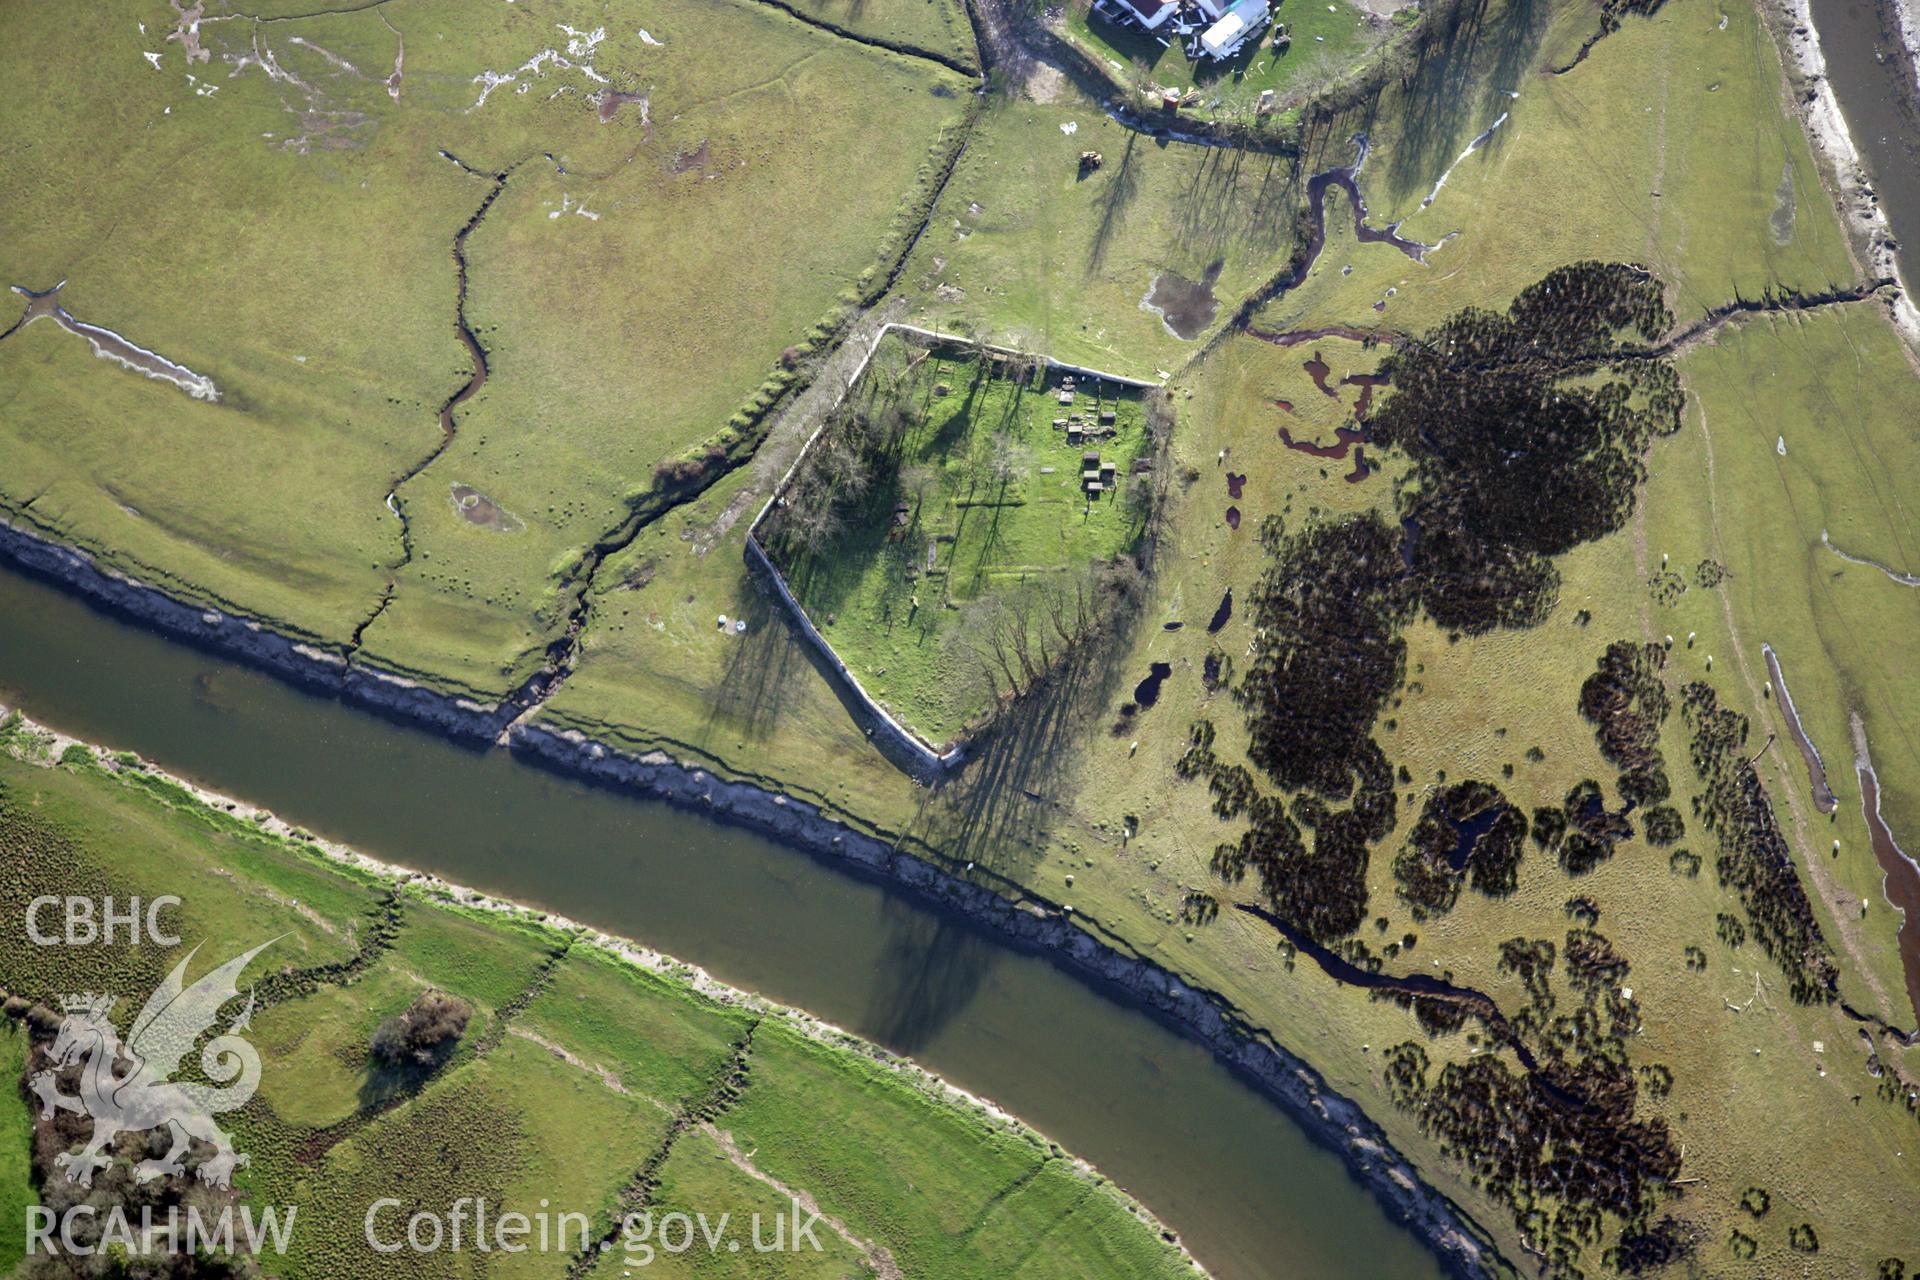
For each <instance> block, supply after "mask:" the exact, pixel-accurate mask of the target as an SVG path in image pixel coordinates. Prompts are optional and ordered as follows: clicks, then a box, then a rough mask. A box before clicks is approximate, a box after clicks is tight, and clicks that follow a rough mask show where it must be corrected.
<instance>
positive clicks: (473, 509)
mask: <svg viewBox="0 0 1920 1280" xmlns="http://www.w3.org/2000/svg"><path fill="white" fill-rule="evenodd" d="M451 492H452V499H453V509H454V510H455V511H458V512H459V513H460V518H461V519H462V520H465V521H466V522H467V523H468V524H477V525H479V526H480V527H481V528H482V529H491V530H493V531H494V532H495V533H512V532H514V531H515V530H516V529H518V528H520V521H519V520H517V519H515V518H514V517H513V516H512V515H510V514H508V513H507V511H506V510H505V509H504V508H502V507H501V506H500V505H499V504H498V503H496V502H495V501H494V500H493V499H492V498H489V497H488V496H487V495H486V494H484V493H481V492H480V491H479V490H478V489H475V488H474V487H473V486H471V485H464V484H456V485H454V486H453V487H452V491H451Z"/></svg>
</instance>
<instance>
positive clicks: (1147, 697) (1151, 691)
mask: <svg viewBox="0 0 1920 1280" xmlns="http://www.w3.org/2000/svg"><path fill="white" fill-rule="evenodd" d="M1172 674H1173V664H1172V663H1171V662H1156V663H1154V664H1152V665H1151V666H1149V667H1148V668H1147V678H1146V679H1145V680H1142V681H1141V682H1140V683H1139V684H1137V685H1135V686H1134V687H1133V700H1134V701H1135V702H1137V703H1139V704H1140V709H1141V710H1142V711H1145V710H1146V709H1147V708H1148V707H1150V706H1152V705H1153V704H1154V703H1156V702H1158V701H1160V685H1161V683H1162V682H1163V681H1165V680H1166V678H1167V677H1168V676H1170V675H1172Z"/></svg>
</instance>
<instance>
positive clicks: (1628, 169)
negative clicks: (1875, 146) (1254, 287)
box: [1260, 2, 1856, 332]
mask: <svg viewBox="0 0 1920 1280" xmlns="http://www.w3.org/2000/svg"><path fill="white" fill-rule="evenodd" d="M1572 8H1573V9H1574V10H1578V9H1579V6H1573V7H1572ZM1566 12H1568V9H1567V8H1565V7H1562V6H1548V5H1543V4H1528V3H1524V2H1516V3H1514V4H1510V5H1507V6H1505V8H1504V9H1502V10H1498V11H1495V14H1496V15H1497V16H1493V17H1490V18H1489V19H1488V20H1487V21H1486V22H1484V23H1482V24H1478V25H1476V26H1473V27H1470V28H1467V29H1465V30H1463V31H1462V32H1461V33H1460V34H1459V35H1458V36H1457V37H1456V38H1455V39H1454V40H1452V41H1451V42H1449V43H1446V44H1443V45H1441V46H1440V47H1439V51H1438V52H1436V53H1435V54H1434V55H1433V56H1432V57H1431V58H1429V59H1428V61H1427V62H1425V63H1424V64H1422V66H1421V69H1420V70H1419V72H1418V73H1417V74H1416V75H1415V76H1414V77H1413V79H1412V81H1411V83H1410V85H1409V87H1408V88H1407V89H1406V91H1405V93H1404V96H1403V95H1401V93H1400V91H1399V90H1397V89H1396V90H1393V91H1392V92H1390V93H1389V94H1388V95H1387V96H1386V97H1385V99H1384V100H1383V101H1382V102H1381V103H1380V104H1379V106H1378V108H1377V110H1376V111H1371V112H1368V113H1367V114H1366V115H1365V116H1364V117H1363V118H1348V119H1342V120H1340V121H1336V122H1334V123H1333V124H1330V125H1328V126H1327V127H1326V128H1325V129H1324V130H1322V131H1317V132H1316V133H1315V134H1314V135H1313V141H1314V151H1313V153H1312V158H1311V161H1310V164H1311V166H1312V167H1313V168H1315V169H1318V168H1321V167H1324V166H1325V165H1329V164H1341V163H1348V162H1350V161H1351V160H1352V159H1353V157H1354V149H1353V146H1352V144H1351V143H1350V141H1349V138H1350V136H1351V134H1352V133H1353V132H1354V130H1355V128H1357V127H1361V126H1362V125H1364V126H1365V127H1366V128H1367V132H1368V136H1369V138H1370V139H1371V142H1372V146H1373V149H1372V151H1371V153H1370V154H1369V156H1368V158H1367V161H1366V165H1365V167H1364V168H1363V170H1362V173H1361V179H1360V185H1361V189H1362V191H1363V192H1364V194H1365V195H1366V197H1367V200H1368V204H1369V206H1370V209H1371V221H1372V224H1373V225H1374V226H1376V227H1378V226H1383V225H1386V224H1388V223H1393V222H1400V223H1401V226H1400V233H1401V234H1402V235H1403V236H1405V237H1406V238H1408V239H1410V240H1413V241H1416V242H1419V243H1421V244H1426V245H1431V246H1435V247H1434V248H1433V249H1432V250H1431V251H1430V252H1429V253H1428V254H1427V258H1426V262H1425V263H1424V264H1422V263H1416V262H1413V261H1412V260H1410V259H1409V258H1407V257H1405V256H1404V255H1402V254H1400V253H1397V252H1395V251H1394V250H1393V249H1392V248H1390V247H1388V246H1385V245H1356V244H1355V243H1354V242H1352V241H1351V240H1349V239H1342V240H1340V241H1338V242H1337V243H1336V242H1335V241H1334V239H1333V237H1332V236H1331V235H1330V236H1329V244H1328V248H1327V251H1326V253H1325V254H1324V255H1323V256H1322V257H1321V259H1320V262H1319V264H1318V265H1317V267H1316V269H1315V271H1314V273H1313V276H1312V277H1311V278H1310V279H1309V280H1308V281H1307V282H1306V283H1305V284H1304V285H1303V286H1302V287H1301V288H1299V289H1297V290H1295V291H1293V292H1291V293H1288V294H1285V295H1283V296H1281V297H1280V298H1279V299H1277V300H1276V301H1275V302H1274V303H1273V304H1272V305H1271V306H1269V307H1268V308H1266V310H1265V311H1264V313H1263V315H1262V317H1261V320H1260V323H1261V324H1263V325H1265V326H1266V327H1269V328H1274V329H1284V328H1289V327H1294V326H1296V325H1299V324H1301V323H1303V321H1304V318H1305V317H1307V316H1311V315H1323V316H1324V315H1332V314H1338V315H1341V316H1342V317H1343V318H1344V319H1346V320H1347V321H1348V322H1349V323H1355V324H1365V325H1368V326H1378V327H1383V328H1389V329H1393V330H1398V331H1402V332H1405V331H1411V330H1417V329H1421V328H1424V327H1426V326H1428V325H1431V324H1434V323H1436V322H1437V321H1438V320H1440V319H1441V318H1442V317H1443V316H1445V315H1447V314H1449V313H1450V312H1452V311H1454V310H1456V309H1457V308H1459V307H1461V306H1464V305H1480V306H1491V305H1504V304H1505V300H1506V299H1508V298H1510V297H1512V296H1513V295H1514V294H1515V293H1517V292H1518V291H1519V290H1520V289H1522V288H1524V287H1525V286H1526V285H1528V284H1531V283H1532V282H1533V281H1534V280H1535V279H1537V278H1538V277H1539V275H1540V271H1539V270H1538V267H1539V264H1542V263H1548V262H1562V261H1573V260H1577V259H1580V258H1598V259H1605V260H1611V261H1627V262H1637V263H1642V264H1644V265H1646V266H1648V267H1649V268H1651V269H1652V270H1654V271H1655V272H1657V273H1658V274H1659V275H1660V277H1661V279H1663V280H1664V281H1666V282H1668V285H1669V297H1668V305H1669V306H1670V307H1671V308H1672V310H1673V311H1674V313H1675V314H1676V315H1677V316H1678V317H1679V318H1680V319H1682V320H1688V319H1692V318H1693V317H1695V316H1697V315H1698V314H1699V313H1700V312H1702V311H1704V310H1706V309H1707V308H1708V307H1711V306H1715V305H1718V304H1720V303H1724V302H1727V301H1730V300H1732V299H1733V298H1734V297H1736V296H1739V297H1746V298H1754V297H1758V296H1759V295H1760V294H1762V293H1763V292H1764V291H1765V290H1766V289H1767V288H1768V287H1770V286H1771V287H1776V288H1777V287H1780V286H1786V287H1790V288H1795V289H1803V290H1819V289H1825V288H1828V287H1829V286H1833V285H1837V284H1847V283H1850V282H1852V281H1853V280H1854V279H1855V277H1856V272H1855V269H1854V267H1853V265H1852V263H1851V261H1850V260H1849V258H1848V255H1847V249H1846V244H1845V240H1844V237H1843V235H1842V234H1841V230H1840V228H1839V226H1838V225H1837V223H1836V221H1835V219H1834V217H1833V216H1832V214H1831V212H1830V208H1831V206H1830V202H1829V201H1828V200H1827V198H1826V197H1825V195H1824V193H1823V192H1822V189H1821V187H1820V181H1819V177H1818V175H1817V173H1816V171H1815V168H1814V165H1813V161H1812V158H1811V156H1810V155H1809V153H1808V150H1807V144H1806V142H1805V140H1804V138H1803V137H1802V136H1801V133H1800V130H1799V126H1798V125H1797V123H1796V122H1795V121H1794V120H1793V118H1792V117H1791V116H1790V115H1788V114H1787V113H1786V112H1785V111H1784V110H1783V109H1782V107H1781V93H1782V89H1781V78H1780V59H1779V55H1778V53H1777V52H1776V51H1775V50H1774V48H1773V45H1772V42H1771V41H1770V39H1769V38H1768V35H1767V32H1766V30H1765V28H1764V26H1763V25H1762V23H1761V20H1760V17H1759V14H1758V13H1757V12H1756V11H1755V10H1754V9H1752V8H1750V7H1741V6H1734V7H1730V8H1727V9H1725V10H1724V11H1723V10H1722V9H1720V8H1716V7H1714V6H1711V5H1692V4H1675V5H1667V6H1665V7H1663V8H1662V9H1661V10H1660V11H1659V12H1658V13H1656V14H1654V15H1653V16H1652V17H1650V18H1644V19H1636V20H1635V21H1632V22H1628V23H1626V24H1625V25H1624V26H1622V27H1621V29H1620V30H1619V31H1617V32H1615V33H1614V34H1613V35H1610V36H1608V37H1607V38H1606V39H1605V40H1604V41H1602V42H1601V43H1600V44H1599V45H1596V46H1595V49H1594V52H1593V54H1592V56H1591V57H1589V58H1588V59H1587V60H1586V61H1585V62H1582V63H1581V64H1580V65H1579V66H1578V67H1577V68H1575V69H1574V70H1573V71H1571V72H1568V73H1567V74H1565V75H1553V74H1551V73H1540V72H1539V71H1538V70H1537V66H1538V62H1540V61H1549V62H1550V61H1551V60H1552V59H1553V58H1554V57H1556V56H1558V53H1557V51H1556V37H1557V36H1558V34H1559V33H1560V32H1561V31H1562V30H1563V29H1564V28H1565V25H1566V24H1565V21H1564V20H1562V21H1560V22H1556V21H1555V18H1556V16H1558V15H1562V14H1564V13H1566ZM1723 13H1724V17H1725V19H1726V21H1725V24H1724V26H1723V25H1722V23H1721V18H1722V16H1723ZM1576 30H1578V28H1576ZM1502 115H1505V116H1506V121H1505V123H1503V124H1501V125H1500V126H1499V127H1498V128H1496V129H1494V130H1493V132H1492V134H1491V135H1490V136H1489V137H1488V139H1487V141H1486V142H1485V143H1484V144H1483V145H1482V146H1480V147H1479V148H1478V149H1477V150H1475V151H1474V152H1473V153H1472V154H1470V155H1466V156H1464V158H1463V157H1462V153H1463V152H1464V151H1465V149H1466V147H1467V146H1468V144H1469V143H1470V142H1472V141H1473V139H1474V138H1475V137H1476V136H1477V135H1479V134H1480V133H1481V132H1482V131H1483V130H1486V129H1488V128H1489V127H1491V126H1493V124H1494V122H1495V121H1496V120H1498V119H1499V118H1500V117H1501V116H1502ZM1443 175H1445V176H1446V185H1445V186H1444V187H1442V188H1440V190H1439V193H1438V194H1437V195H1434V196H1433V202H1432V204H1431V205H1424V201H1425V200H1426V199H1427V197H1428V196H1429V195H1433V192H1434V184H1435V183H1437V182H1439V181H1440V179H1441V177H1442V176H1443ZM1344 216H1345V215H1344V213H1343V214H1342V217H1344ZM1349 268H1350V269H1351V274H1346V273H1347V271H1348V269H1349ZM1389 291H1391V292H1389ZM1375 302H1384V303H1385V304H1386V305H1385V307H1384V308H1383V309H1381V310H1379V311H1375V310H1373V309H1372V304H1373V303H1375ZM1356 304H1357V305H1356Z"/></svg>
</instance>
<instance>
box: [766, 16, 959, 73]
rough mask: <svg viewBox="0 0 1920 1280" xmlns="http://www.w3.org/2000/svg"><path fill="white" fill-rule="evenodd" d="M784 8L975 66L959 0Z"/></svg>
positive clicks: (861, 34) (895, 44) (869, 37)
mask: <svg viewBox="0 0 1920 1280" xmlns="http://www.w3.org/2000/svg"><path fill="white" fill-rule="evenodd" d="M788 7H789V8H792V9H796V10H798V11H799V12H801V13H804V14H806V15H807V16H808V17H809V18H813V19H815V20H816V21H819V22H825V23H830V24H831V25H833V26H835V27H838V28H839V29H841V30H843V31H847V32H850V33H852V34H853V35H855V36H858V37H860V38H862V39H866V40H877V41H881V42H883V43H885V44H887V45H889V46H892V47H895V48H903V49H917V50H921V51H924V52H926V53H930V54H933V55H935V56H937V57H941V58H945V59H947V60H949V61H952V62H957V63H959V64H960V65H961V66H965V67H977V66H979V64H980V58H979V55H978V53H977V52H976V51H975V49H974V40H973V26H972V24H971V23H970V22H969V21H968V20H967V10H966V6H965V5H964V4H963V3H961V0H878V2H877V3H876V2H875V0H791V3H790V4H789V5H788Z"/></svg>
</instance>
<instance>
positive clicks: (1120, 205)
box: [1087, 131, 1140, 276]
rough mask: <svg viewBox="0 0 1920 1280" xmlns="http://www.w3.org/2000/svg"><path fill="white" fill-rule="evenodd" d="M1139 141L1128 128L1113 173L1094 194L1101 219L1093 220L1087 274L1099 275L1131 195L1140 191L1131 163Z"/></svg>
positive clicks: (1136, 175) (1131, 201)
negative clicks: (1104, 187)
mask: <svg viewBox="0 0 1920 1280" xmlns="http://www.w3.org/2000/svg"><path fill="white" fill-rule="evenodd" d="M1139 144H1140V135H1139V134H1137V133H1134V132H1131V131H1129V132H1128V134H1127V147H1126V150H1124V151H1122V152H1121V153H1120V163H1119V165H1118V166H1117V167H1115V169H1114V171H1113V177H1111V178H1109V179H1108V180H1107V186H1106V189H1105V190H1104V191H1102V192H1101V193H1100V194H1099V195H1098V196H1096V197H1095V198H1094V202H1093V205H1094V208H1095V209H1096V210H1098V211H1099V214H1100V220H1099V221H1098V222H1097V223H1095V224H1094V228H1093V239H1092V240H1091V241H1090V242H1089V243H1088V244H1087V274H1088V275H1089V276H1094V275H1098V274H1099V273H1100V268H1101V267H1102V266H1103V265H1105V263H1106V260H1107V247H1108V245H1109V244H1110V243H1111V242H1112V240H1113V236H1114V233H1115V232H1117V231H1119V229H1120V223H1121V222H1122V221H1123V220H1124V219H1125V217H1126V213H1127V209H1128V207H1129V206H1130V205H1132V204H1133V198H1134V196H1136V195H1137V194H1139V191H1140V175H1139V173H1137V172H1136V171H1135V170H1134V167H1133V152H1134V148H1135V147H1137V146H1138V145H1139Z"/></svg>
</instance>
